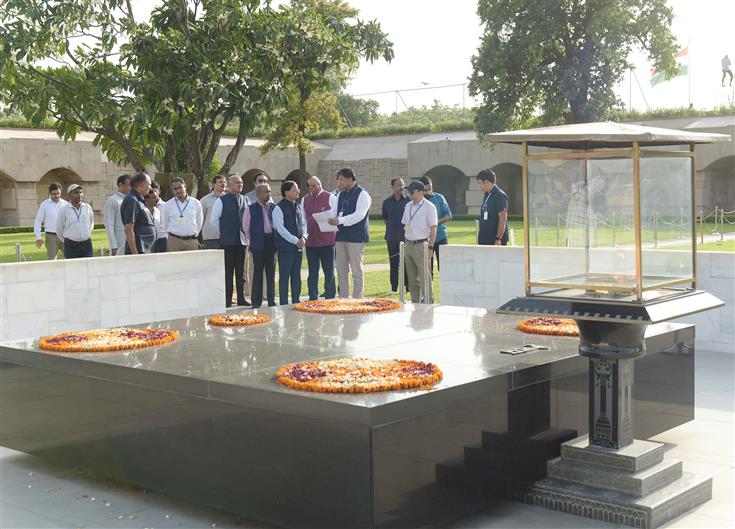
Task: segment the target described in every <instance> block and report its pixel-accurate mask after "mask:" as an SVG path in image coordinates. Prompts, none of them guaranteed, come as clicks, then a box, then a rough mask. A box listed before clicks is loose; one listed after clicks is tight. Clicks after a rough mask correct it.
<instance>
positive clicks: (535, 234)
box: [533, 217, 538, 246]
mask: <svg viewBox="0 0 735 529" xmlns="http://www.w3.org/2000/svg"><path fill="white" fill-rule="evenodd" d="M533 245H534V246H538V217H534V218H533Z"/></svg>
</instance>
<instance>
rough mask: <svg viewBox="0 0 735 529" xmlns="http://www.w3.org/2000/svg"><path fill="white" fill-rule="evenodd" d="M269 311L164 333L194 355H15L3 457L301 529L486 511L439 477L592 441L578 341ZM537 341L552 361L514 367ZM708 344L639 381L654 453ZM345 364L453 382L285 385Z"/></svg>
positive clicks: (461, 311) (436, 313)
mask: <svg viewBox="0 0 735 529" xmlns="http://www.w3.org/2000/svg"><path fill="white" fill-rule="evenodd" d="M260 312H261V313H266V314H269V315H270V316H271V317H272V318H273V321H272V322H270V323H268V324H265V325H262V326H257V327H249V328H216V327H211V326H209V325H208V324H207V323H206V318H204V317H198V318H191V319H182V320H172V321H165V322H155V323H153V324H152V326H155V327H163V328H175V329H177V330H178V331H179V332H180V334H181V337H180V339H179V340H178V341H177V342H176V343H174V344H171V345H169V346H165V347H160V348H149V349H144V350H137V351H131V352H127V353H109V354H106V353H103V354H50V353H46V352H42V351H39V350H38V349H37V347H36V345H37V343H36V341H35V340H33V339H28V340H18V341H13V342H6V343H4V344H2V346H0V391H1V393H0V444H2V445H4V446H7V447H10V448H13V449H16V450H21V451H24V452H28V453H32V454H37V455H41V456H47V457H51V458H57V459H61V460H63V461H65V462H67V463H69V464H73V465H78V466H82V467H87V468H90V469H92V470H94V471H95V472H97V473H99V474H102V475H107V476H110V477H112V478H115V479H119V480H121V481H126V482H129V483H133V484H136V485H140V486H143V487H147V488H150V489H155V490H160V491H163V492H166V493H169V494H172V495H175V496H180V497H183V498H187V499H190V500H192V501H195V502H198V503H202V504H208V505H211V506H214V507H219V508H223V509H226V510H229V511H232V512H237V513H241V514H243V515H245V516H247V517H250V518H255V519H259V520H263V521H265V522H270V523H273V524H277V525H283V526H287V527H340V528H344V527H416V526H428V525H435V524H438V523H443V522H447V521H450V520H452V519H453V518H456V517H459V516H461V515H463V514H466V513H467V512H470V511H472V510H475V509H479V508H482V507H486V506H487V502H488V501H490V500H488V498H487V497H485V496H482V497H478V496H477V495H476V494H470V493H468V491H467V490H466V489H463V488H462V487H456V488H455V487H451V486H446V485H441V484H438V483H437V469H438V468H439V467H440V466H441V465H443V464H445V463H446V462H448V461H452V460H456V459H457V458H461V457H462V456H463V454H464V453H465V449H466V447H471V446H472V445H473V444H476V443H478V442H479V441H480V440H481V439H483V437H484V436H487V435H489V434H490V435H492V434H497V435H503V434H506V433H508V434H511V435H533V434H535V433H538V432H543V431H547V430H549V429H567V430H576V431H577V432H578V433H579V434H583V433H585V432H586V423H587V387H586V384H587V360H586V359H584V358H582V357H580V356H578V355H577V339H576V338H564V337H546V336H536V335H525V334H522V333H520V332H518V331H516V330H515V329H514V327H515V324H516V323H517V321H518V318H514V317H510V316H497V315H495V314H494V313H493V312H492V311H486V310H482V309H470V308H461V307H445V306H433V307H432V306H422V305H419V306H415V307H414V306H410V305H408V306H405V307H403V308H402V309H401V310H399V311H396V312H392V313H385V314H370V315H348V316H327V315H315V314H305V313H299V312H296V311H293V310H292V309H290V308H274V309H265V310H261V311H260ZM526 343H533V344H540V345H546V346H548V347H549V348H550V350H548V351H537V352H530V353H525V354H522V355H518V356H511V355H506V354H501V353H500V350H504V349H508V348H512V347H514V346H518V345H522V344H526ZM693 343H694V328H693V327H692V326H687V325H680V324H659V325H655V326H652V327H650V328H649V330H648V333H647V337H646V346H647V349H648V354H647V356H645V357H643V358H642V359H640V360H638V361H637V365H636V384H635V387H634V414H635V426H634V428H635V431H636V434H637V435H638V436H639V437H641V438H645V437H648V436H652V435H655V434H657V433H660V432H662V431H665V430H668V429H670V428H672V427H674V426H676V425H679V424H682V423H684V422H686V421H688V420H691V419H692V418H693V413H694V407H693V406H694V348H693ZM345 356H347V357H357V356H359V357H371V358H397V357H400V358H407V359H416V360H424V361H431V362H435V363H437V364H438V365H439V366H440V367H441V369H442V371H443V372H444V379H443V381H442V382H441V383H440V384H439V385H438V386H437V387H436V389H434V390H431V391H425V390H407V391H400V392H390V393H378V394H369V395H329V394H313V393H303V392H296V391H293V390H289V389H285V388H282V387H281V386H279V385H278V384H276V383H275V382H274V381H273V376H274V373H275V371H276V370H277V369H278V367H280V366H281V365H283V364H286V363H290V362H296V361H301V360H309V359H316V358H326V357H345ZM483 432H485V434H483ZM511 446H512V445H511ZM551 455H553V454H551ZM557 455H558V454H557ZM494 479H498V480H502V479H503V476H502V473H500V474H499V475H497V476H496V478H494Z"/></svg>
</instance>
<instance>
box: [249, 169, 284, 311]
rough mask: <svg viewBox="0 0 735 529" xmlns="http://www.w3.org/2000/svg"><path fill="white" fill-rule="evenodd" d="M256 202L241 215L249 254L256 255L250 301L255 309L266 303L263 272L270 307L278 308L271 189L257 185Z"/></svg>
mask: <svg viewBox="0 0 735 529" xmlns="http://www.w3.org/2000/svg"><path fill="white" fill-rule="evenodd" d="M255 197H256V200H255V202H254V203H253V204H250V205H249V206H248V207H246V208H245V211H244V212H243V215H242V231H243V232H244V233H245V234H247V236H248V240H249V241H250V245H249V247H248V249H249V250H250V255H252V256H253V284H252V290H251V292H250V295H251V298H250V302H251V303H252V304H253V308H258V307H260V306H261V305H262V303H263V271H264V270H265V281H266V296H267V298H268V306H269V307H274V306H275V305H276V247H275V244H274V242H273V209H274V208H275V207H276V206H275V204H274V203H273V201H272V200H271V186H269V185H268V184H257V185H256V186H255Z"/></svg>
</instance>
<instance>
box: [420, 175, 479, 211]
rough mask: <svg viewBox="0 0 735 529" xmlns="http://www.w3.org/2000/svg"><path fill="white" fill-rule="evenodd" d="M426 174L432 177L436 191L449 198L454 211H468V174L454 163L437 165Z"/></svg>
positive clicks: (448, 201)
mask: <svg viewBox="0 0 735 529" xmlns="http://www.w3.org/2000/svg"><path fill="white" fill-rule="evenodd" d="M424 174H425V175H426V176H428V177H429V178H431V182H432V188H433V189H434V191H436V192H437V193H441V194H442V195H444V198H446V199H447V203H448V204H449V209H451V210H452V213H454V214H457V213H467V198H468V193H467V191H468V190H469V185H470V178H469V177H468V176H467V175H465V174H464V173H463V172H462V171H461V170H460V169H457V168H456V167H454V166H453V165H437V166H436V167H432V168H431V169H429V170H428V171H426V172H425V173H424ZM419 176H422V175H419Z"/></svg>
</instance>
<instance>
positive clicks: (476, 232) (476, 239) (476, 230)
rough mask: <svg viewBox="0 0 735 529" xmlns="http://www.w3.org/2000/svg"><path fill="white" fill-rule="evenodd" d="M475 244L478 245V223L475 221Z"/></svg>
mask: <svg viewBox="0 0 735 529" xmlns="http://www.w3.org/2000/svg"><path fill="white" fill-rule="evenodd" d="M475 244H480V221H479V220H475Z"/></svg>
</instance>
